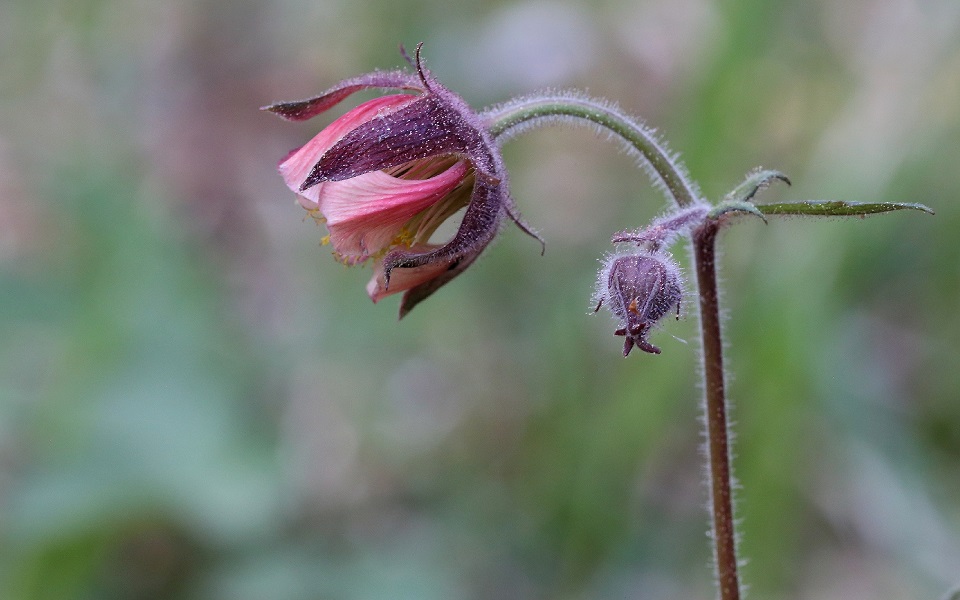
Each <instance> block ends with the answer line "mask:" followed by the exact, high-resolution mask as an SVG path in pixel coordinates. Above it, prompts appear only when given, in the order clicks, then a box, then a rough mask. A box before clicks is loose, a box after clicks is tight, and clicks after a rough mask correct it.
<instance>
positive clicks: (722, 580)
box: [693, 219, 740, 600]
mask: <svg viewBox="0 0 960 600" xmlns="http://www.w3.org/2000/svg"><path fill="white" fill-rule="evenodd" d="M716 239H717V222H716V221H715V220H713V219H707V220H706V221H705V222H704V224H703V225H702V226H701V227H700V228H698V229H697V230H696V231H695V232H694V234H693V250H694V262H695V264H696V270H697V286H698V289H699V296H700V330H701V336H702V345H703V377H704V395H705V400H704V402H705V407H704V412H705V416H706V421H707V423H706V424H707V460H708V461H709V466H710V469H709V473H710V509H711V510H710V512H711V514H712V516H713V523H712V533H713V544H714V560H715V563H716V564H715V566H716V575H717V585H718V586H719V588H720V599H721V600H739V598H740V581H739V577H738V575H737V567H738V565H737V540H736V527H735V522H734V517H733V491H732V489H731V488H732V485H731V480H732V473H731V469H730V443H729V435H728V429H727V403H726V392H725V387H724V374H723V342H722V338H721V336H720V301H719V296H718V293H717V268H716Z"/></svg>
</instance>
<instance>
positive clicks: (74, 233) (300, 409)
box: [0, 0, 960, 600]
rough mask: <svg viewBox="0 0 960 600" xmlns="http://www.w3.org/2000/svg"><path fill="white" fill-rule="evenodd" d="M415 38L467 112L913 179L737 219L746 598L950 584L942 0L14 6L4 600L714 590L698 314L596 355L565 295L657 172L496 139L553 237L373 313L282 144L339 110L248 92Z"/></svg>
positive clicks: (959, 320) (3, 221) (538, 143)
mask: <svg viewBox="0 0 960 600" xmlns="http://www.w3.org/2000/svg"><path fill="white" fill-rule="evenodd" d="M419 41H423V42H425V46H424V53H425V56H426V58H427V60H428V62H429V64H430V67H431V68H432V69H433V71H434V73H435V75H436V76H437V77H439V78H440V79H441V80H442V81H443V82H445V83H446V84H447V85H448V86H450V87H452V88H454V89H456V90H458V91H459V92H460V93H462V95H463V96H464V97H465V98H466V99H467V100H468V101H469V102H470V103H472V104H473V105H474V106H477V107H480V106H484V105H487V104H490V103H494V102H498V101H502V100H505V99H507V98H509V97H510V96H512V95H516V94H522V93H526V92H530V91H532V90H534V89H536V88H541V87H555V88H566V87H576V88H582V89H587V90H589V92H590V93H591V94H594V95H600V96H606V97H608V98H611V99H614V100H616V101H618V102H619V103H620V104H621V105H622V106H623V107H624V108H625V109H626V110H628V111H630V112H632V113H635V114H638V115H641V116H642V117H643V118H644V119H646V120H647V122H648V123H650V124H651V125H653V126H655V127H657V128H658V129H659V130H660V131H661V132H662V133H663V134H664V135H665V136H666V137H667V139H668V140H669V142H670V144H671V146H672V147H673V148H674V149H676V150H678V151H680V152H681V153H682V156H683V158H684V159H685V161H686V163H687V164H688V166H689V168H690V170H691V172H692V174H693V176H694V177H695V178H696V179H698V180H699V182H700V183H701V185H702V188H703V191H704V193H705V194H706V195H707V196H708V197H710V198H713V199H716V198H719V197H720V196H722V195H723V193H725V192H726V191H727V190H728V189H730V188H732V187H733V186H734V185H735V184H737V183H738V182H739V181H740V179H741V177H742V176H743V174H745V173H746V172H747V171H748V170H750V169H751V168H753V167H755V166H758V165H763V166H766V167H770V168H777V169H780V170H783V171H785V172H787V173H788V174H789V175H790V176H791V177H792V179H793V180H794V182H795V185H794V186H793V187H792V188H782V189H781V188H775V189H772V190H770V191H769V192H767V195H766V197H765V198H766V199H769V200H771V201H772V200H778V199H781V200H785V199H811V198H817V199H819V198H824V199H826V198H836V199H845V200H858V201H914V202H923V203H926V204H929V205H930V206H932V207H934V208H935V209H936V211H937V215H936V216H935V217H931V216H928V215H925V214H922V213H899V214H894V215H884V216H878V217H872V218H869V219H866V220H862V221H861V220H858V219H853V220H811V221H807V220H799V219H794V220H787V221H776V222H771V223H770V224H769V225H766V226H764V225H763V224H762V223H759V222H753V221H746V222H744V223H743V224H741V225H738V226H736V227H735V228H733V229H730V230H729V231H727V233H726V234H725V236H724V238H723V239H722V247H723V250H724V256H723V261H722V265H721V268H722V277H723V279H724V281H725V289H726V293H725V298H724V300H725V305H726V308H727V320H726V331H727V341H728V345H729V349H728V350H729V352H728V360H729V364H730V367H731V376H732V377H731V381H732V385H731V395H732V397H733V399H734V400H735V402H736V405H735V409H734V411H735V412H734V418H735V420H736V421H737V439H736V452H737V459H736V469H737V473H738V475H739V480H740V484H741V486H742V488H741V490H740V492H739V515H740V517H742V532H743V536H742V551H743V553H744V555H745V557H746V558H747V559H748V561H749V562H748V564H747V565H746V567H745V568H744V570H743V574H744V579H745V581H746V582H748V583H749V585H750V587H751V590H752V596H753V597H755V598H765V599H766V598H769V599H774V600H776V599H787V598H790V599H793V598H799V599H814V598H816V599H834V598H835V599H839V598H843V599H845V600H858V599H871V600H874V599H877V598H884V599H900V598H902V599H918V598H919V599H924V598H929V599H934V598H937V597H939V596H941V595H942V594H944V593H945V592H946V591H947V590H948V589H949V588H951V587H952V586H954V585H957V584H960V316H958V304H960V303H958V299H960V266H958V265H960V240H958V236H960V168H958V166H960V3H957V2H956V0H913V1H911V0H847V1H844V2H833V1H829V0H819V1H810V2H786V1H783V2H768V1H766V0H727V1H724V2H710V1H708V0H597V1H595V2H591V3H588V2H580V3H577V2H574V1H568V2H550V1H546V0H530V1H495V2H486V1H484V2H480V1H478V0H457V1H452V0H389V1H387V0H379V1H370V2H357V1H355V0H310V1H307V0H276V1H274V2H254V1H253V0H234V1H229V2H228V1H226V0H191V1H187V0H171V1H168V2H155V1H153V0H128V1H126V2H111V1H106V0H5V1H4V2H3V3H2V4H0V597H2V598H4V599H7V600H33V599H44V600H48V599H49V600H56V599H167V598H170V599H214V600H217V599H224V600H228V599H229V600H246V599H251V600H253V599H265V598H266V599H271V600H301V599H302V600H307V599H344V600H352V599H357V600H379V599H391V600H399V599H416V600H433V599H437V600H440V599H443V600H451V599H477V600H481V599H505V600H510V599H516V600H525V599H545V598H550V599H556V598H564V599H581V598H582V599H598V600H599V599H622V598H638V599H656V600H670V599H677V600H679V599H689V598H710V597H713V594H714V592H713V589H712V583H711V578H710V573H711V569H710V567H709V550H708V544H707V539H706V537H705V535H704V534H705V531H706V529H707V516H706V513H705V511H704V509H703V505H704V502H705V490H704V488H703V485H702V479H703V475H702V470H701V466H700V463H701V455H700V451H699V446H700V442H701V439H700V423H699V420H698V404H699V390H698V388H697V383H696V382H697V373H698V371H697V366H696V364H697V343H696V330H695V320H694V319H693V318H691V317H690V316H689V315H690V310H689V307H688V310H687V311H686V312H687V313H688V318H686V319H683V320H681V321H680V322H678V323H675V322H671V323H668V324H667V325H666V326H665V327H664V328H663V330H661V331H660V332H659V333H657V334H656V335H655V336H654V337H655V339H654V342H655V343H657V344H659V345H661V346H662V348H663V350H664V352H663V354H662V355H660V356H650V355H643V354H642V353H636V354H635V355H633V356H630V357H629V359H628V360H624V359H623V358H621V356H620V349H621V343H620V339H619V338H614V337H613V336H612V335H611V331H612V328H613V327H612V325H613V324H612V322H611V321H609V319H608V318H607V317H605V316H602V315H601V316H588V315H587V313H588V311H589V309H590V307H589V297H590V293H591V291H592V286H593V281H594V277H595V271H596V268H597V266H598V263H597V259H598V258H599V257H601V256H602V255H603V253H604V252H606V251H607V250H608V249H609V244H608V241H607V240H608V239H609V236H610V234H611V233H613V232H614V231H617V230H620V229H623V228H626V227H637V226H640V225H642V224H644V223H645V222H647V221H648V220H649V219H650V218H652V217H654V216H656V215H657V214H659V213H660V212H661V211H662V210H663V208H664V206H665V205H664V201H663V199H662V198H661V197H660V196H659V194H658V193H657V192H656V191H655V190H653V189H652V188H651V187H650V186H649V185H648V183H647V181H646V180H645V178H644V177H643V175H642V173H641V172H639V171H637V170H635V169H634V168H633V165H632V164H631V161H630V159H629V158H628V157H626V156H624V155H623V154H622V153H620V152H619V151H618V150H617V148H616V147H614V146H613V145H610V144H608V143H606V142H605V141H604V140H603V139H599V138H597V137H595V136H594V135H593V134H592V133H591V132H590V131H588V130H569V131H568V130H559V129H551V130H540V131H537V132H534V133H532V134H531V135H529V136H527V137H524V138H522V139H519V140H516V141H513V142H511V143H510V144H509V145H508V146H507V147H506V149H505V156H506V160H507V163H508V166H509V168H510V170H511V175H512V184H513V191H514V195H515V197H516V198H517V201H518V203H519V205H520V207H521V209H522V211H523V212H524V215H525V216H526V217H527V219H528V220H529V221H530V222H531V223H533V224H534V225H535V226H536V227H538V228H539V229H540V231H541V233H542V234H543V235H544V236H545V237H546V239H547V241H548V245H547V252H546V255H545V256H543V257H541V256H539V246H538V245H537V244H536V243H535V242H534V241H532V240H530V239H529V238H526V237H525V236H523V235H522V234H521V233H519V232H518V231H517V230H516V229H513V228H508V229H507V230H505V232H504V234H503V235H502V236H501V239H500V240H499V241H498V243H497V244H496V245H495V246H494V247H492V248H490V249H489V250H488V251H487V252H486V253H485V255H484V257H483V259H482V260H480V261H479V262H478V264H477V265H475V266H474V267H473V268H471V269H470V270H469V272H468V273H467V274H466V275H464V276H463V277H461V278H459V279H458V280H456V281H455V282H454V283H452V284H451V285H449V286H447V287H446V288H444V289H443V290H442V291H441V292H440V293H438V294H437V295H436V296H435V297H433V298H431V299H430V300H429V301H428V302H427V303H425V304H423V305H422V306H420V307H418V308H417V310H415V311H413V313H411V315H410V316H409V317H408V318H406V319H404V321H402V322H400V323H398V322H397V321H396V309H397V301H396V298H390V299H387V300H385V301H383V302H382V303H381V304H379V305H377V306H374V305H372V304H371V303H370V302H369V301H368V300H367V298H366V296H365V294H364V291H363V287H364V284H365V282H366V280H367V279H368V277H369V275H370V273H369V270H366V269H347V268H344V267H342V266H340V265H338V264H336V263H335V262H334V261H333V260H332V259H331V258H330V256H329V248H325V247H321V246H320V243H319V241H320V238H321V237H322V235H323V234H324V231H323V230H322V228H319V227H317V226H316V225H315V224H314V223H313V222H312V221H310V220H309V219H304V215H303V211H302V210H300V209H299V208H298V207H297V206H296V203H295V201H294V198H293V195H292V194H291V193H290V192H289V191H288V190H287V189H286V188H285V186H284V185H283V183H282V181H281V179H280V178H279V176H278V175H277V174H276V172H275V164H276V161H277V159H278V158H280V157H281V156H282V155H283V154H284V153H285V152H287V151H288V150H289V149H291V148H293V147H296V146H298V145H299V144H302V143H303V142H305V141H306V140H307V139H309V137H310V136H311V135H312V134H313V133H314V132H315V131H316V130H317V129H318V128H319V127H321V126H322V125H323V124H325V123H327V122H328V121H329V117H327V116H324V117H321V118H318V119H317V120H316V121H314V122H309V123H305V124H289V123H285V122H282V121H280V120H279V119H276V118H274V117H272V116H270V115H268V114H265V113H261V112H258V110H257V108H258V107H259V106H261V105H263V104H267V103H269V102H272V101H277V100H286V99H297V98H300V97H304V96H308V95H312V94H314V93H316V92H318V91H320V90H323V89H325V88H327V87H328V86H330V85H331V84H333V83H334V82H336V81H337V80H339V79H341V78H344V77H348V76H352V75H355V74H358V73H362V72H365V71H369V70H372V69H374V68H394V67H398V66H400V65H401V64H402V61H401V59H400V55H399V53H398V52H397V46H398V44H399V43H405V44H406V45H407V46H408V47H412V46H413V45H415V44H416V43H417V42H419ZM353 104H355V102H354V101H353V100H351V101H350V102H347V103H346V106H345V107H344V108H342V109H338V110H337V111H334V114H339V113H340V112H342V110H345V109H346V108H347V107H348V106H350V105H353ZM677 256H678V258H679V259H681V261H685V260H686V251H685V249H684V248H682V247H680V248H677ZM685 342H686V343H685Z"/></svg>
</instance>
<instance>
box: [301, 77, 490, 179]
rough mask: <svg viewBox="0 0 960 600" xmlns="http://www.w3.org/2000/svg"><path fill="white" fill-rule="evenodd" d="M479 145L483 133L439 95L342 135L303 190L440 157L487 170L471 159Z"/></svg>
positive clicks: (392, 112) (315, 168)
mask: <svg viewBox="0 0 960 600" xmlns="http://www.w3.org/2000/svg"><path fill="white" fill-rule="evenodd" d="M480 145H482V140H481V135H480V132H479V131H477V130H476V129H475V128H474V127H473V126H471V125H470V124H468V123H467V122H466V121H465V120H464V118H463V117H462V116H461V115H460V113H459V112H457V111H456V110H454V109H453V108H451V107H450V105H449V104H447V103H445V102H444V101H443V100H442V99H440V98H438V97H437V96H434V95H427V96H422V97H420V98H418V99H417V100H415V101H414V102H411V103H410V104H408V105H406V106H403V107H400V108H398V109H397V110H395V111H391V112H390V113H386V114H384V115H383V116H382V117H379V118H375V119H372V120H370V121H368V122H366V123H364V124H362V125H360V126H358V127H356V128H355V129H353V130H352V131H350V133H348V134H347V135H345V136H343V138H341V139H340V140H339V141H338V142H337V143H336V144H334V145H333V147H331V148H330V149H329V150H328V151H327V152H325V153H324V155H323V156H322V157H321V158H320V160H319V162H318V163H317V165H316V166H315V167H314V169H313V170H312V171H311V172H310V175H309V176H308V177H307V179H306V181H304V183H303V185H302V186H301V190H306V189H308V188H309V187H310V186H312V185H316V184H317V183H320V182H323V181H340V180H343V179H349V178H351V177H356V176H358V175H362V174H364V173H368V172H370V171H379V170H382V169H389V168H391V167H395V166H398V165H402V164H404V163H407V162H410V161H414V160H420V159H424V158H429V157H431V156H437V155H441V154H459V155H463V156H470V158H471V160H472V162H473V163H474V165H475V166H477V167H478V168H480V169H483V168H484V167H485V165H484V163H486V162H487V161H478V160H476V159H475V157H473V156H472V154H473V153H472V150H474V149H476V148H478V147H480ZM489 178H490V179H493V180H495V179H496V177H494V176H493V175H490V176H489ZM494 183H495V181H494Z"/></svg>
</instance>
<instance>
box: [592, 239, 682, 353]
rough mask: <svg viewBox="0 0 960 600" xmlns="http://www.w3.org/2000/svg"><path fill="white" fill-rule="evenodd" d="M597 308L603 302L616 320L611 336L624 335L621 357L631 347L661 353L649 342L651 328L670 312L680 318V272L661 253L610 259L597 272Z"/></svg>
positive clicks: (669, 259)
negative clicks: (616, 323) (673, 312)
mask: <svg viewBox="0 0 960 600" xmlns="http://www.w3.org/2000/svg"><path fill="white" fill-rule="evenodd" d="M595 299H596V300H597V308H596V309H595V311H594V312H596V311H598V310H600V307H601V306H603V304H604V303H606V305H607V308H609V309H610V312H612V313H613V315H614V316H615V317H616V318H617V319H619V321H620V323H619V327H618V329H617V330H616V331H615V332H614V335H622V336H624V338H625V339H624V342H623V355H624V356H627V355H628V354H630V350H632V349H633V347H634V345H636V346H638V347H639V348H640V349H641V350H643V351H644V352H650V353H652V354H660V348H657V347H656V346H654V345H653V344H651V343H650V342H649V341H647V336H649V335H650V328H651V327H652V326H653V325H654V323H656V322H657V321H659V320H660V319H661V318H662V317H663V316H664V315H665V314H667V313H668V312H670V311H671V310H673V309H674V308H675V309H676V311H677V317H678V318H679V316H680V301H681V300H682V299H683V282H682V279H681V277H680V270H679V268H678V267H677V265H676V263H675V262H674V261H673V259H672V258H670V256H669V255H667V254H666V253H663V252H646V251H640V252H633V253H631V254H617V255H613V256H611V257H610V258H609V259H608V260H607V261H606V263H605V264H604V267H603V269H601V270H600V274H599V277H598V279H597V291H596V294H595Z"/></svg>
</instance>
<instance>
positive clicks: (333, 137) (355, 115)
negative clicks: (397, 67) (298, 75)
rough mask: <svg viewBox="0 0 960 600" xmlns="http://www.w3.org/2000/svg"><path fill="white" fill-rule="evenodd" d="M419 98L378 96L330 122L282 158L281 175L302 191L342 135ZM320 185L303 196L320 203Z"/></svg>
mask: <svg viewBox="0 0 960 600" xmlns="http://www.w3.org/2000/svg"><path fill="white" fill-rule="evenodd" d="M418 97H419V96H411V95H409V94H393V95H391V96H383V97H380V98H374V99H373V100H370V101H368V102H364V103H363V104H361V105H360V106H357V107H356V108H354V109H353V110H350V111H349V112H347V113H346V114H344V115H343V116H342V117H340V118H338V119H336V120H335V121H333V122H332V123H330V125H328V126H327V127H325V128H324V129H323V130H322V131H321V132H320V133H318V134H317V135H316V136H314V138H313V139H312V140H310V141H309V142H307V143H306V144H305V145H303V146H302V147H301V148H299V149H297V150H294V151H293V152H291V153H290V154H288V155H287V156H286V158H284V159H283V160H281V161H280V164H279V167H278V168H279V171H280V175H282V176H283V181H284V183H286V184H287V187H288V188H290V189H291V190H293V191H294V192H298V193H299V190H300V184H302V183H303V181H304V180H305V179H306V178H307V175H309V174H310V171H311V170H312V169H313V166H314V165H315V164H317V162H318V161H319V160H320V157H321V156H323V153H324V152H326V151H327V150H329V149H330V148H331V147H332V146H333V145H334V144H336V143H337V141H338V140H339V139H340V138H342V137H343V136H345V135H346V134H348V133H350V132H351V131H352V130H354V129H356V128H357V127H359V126H360V125H362V124H363V123H366V122H368V121H371V120H373V119H375V118H376V117H377V116H378V115H380V114H383V112H384V111H392V110H395V109H396V108H398V107H400V106H403V105H404V104H408V103H410V102H413V101H414V100H416V99H417V98H418ZM320 187H321V186H319V185H317V186H314V187H312V188H310V189H308V190H307V191H306V192H304V193H303V196H304V197H305V198H306V199H307V200H312V201H313V202H314V203H316V196H317V194H319V193H320V191H319V189H318V188H320Z"/></svg>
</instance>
